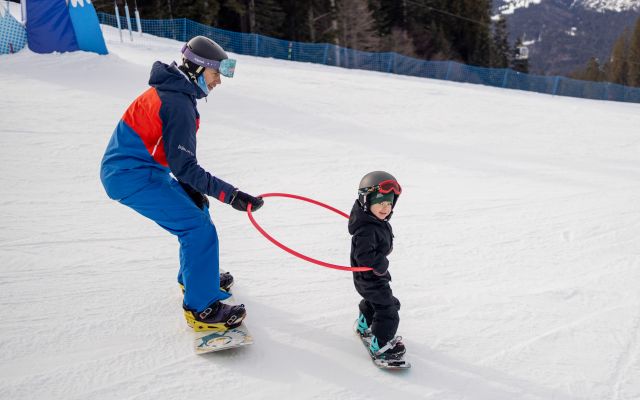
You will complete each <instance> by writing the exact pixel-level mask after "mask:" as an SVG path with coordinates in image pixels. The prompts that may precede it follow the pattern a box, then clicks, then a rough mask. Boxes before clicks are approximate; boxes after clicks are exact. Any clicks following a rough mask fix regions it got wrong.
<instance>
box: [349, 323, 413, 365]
mask: <svg viewBox="0 0 640 400" xmlns="http://www.w3.org/2000/svg"><path fill="white" fill-rule="evenodd" d="M357 327H358V320H356V324H355V326H354V328H353V329H354V331H355V333H356V335H357V336H358V337H359V338H360V340H361V341H362V344H363V345H364V347H365V349H366V350H367V353H368V354H369V356H370V357H371V361H372V362H373V363H374V364H375V366H376V367H378V368H380V369H409V368H411V364H410V363H408V362H407V361H406V360H405V359H404V356H402V357H401V358H399V359H396V360H385V359H382V358H379V357H377V356H376V355H375V354H372V353H371V351H370V350H369V346H370V345H371V335H361V334H360V332H358V329H357Z"/></svg>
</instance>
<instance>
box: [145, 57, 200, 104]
mask: <svg viewBox="0 0 640 400" xmlns="http://www.w3.org/2000/svg"><path fill="white" fill-rule="evenodd" d="M149 85H150V86H153V87H154V88H156V89H158V90H164V91H169V92H179V93H184V94H186V95H187V96H190V97H192V98H194V99H201V98H203V97H206V95H205V94H204V92H203V91H202V89H200V88H199V87H198V85H196V84H195V83H194V82H192V81H190V80H189V79H187V77H186V76H184V75H183V74H182V72H180V70H179V69H178V67H177V66H176V64H175V63H173V64H171V65H167V64H165V63H162V62H160V61H156V62H154V63H153V66H152V67H151V76H150V77H149Z"/></svg>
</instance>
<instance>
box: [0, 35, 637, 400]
mask: <svg viewBox="0 0 640 400" xmlns="http://www.w3.org/2000/svg"><path fill="white" fill-rule="evenodd" d="M103 29H104V30H105V33H106V35H107V39H108V47H109V50H110V52H111V54H109V55H108V56H98V55H95V54H92V53H84V52H75V53H68V54H50V55H39V54H34V53H31V52H30V51H29V50H26V49H25V50H23V51H21V52H20V53H18V54H15V55H11V56H1V57H0V88H1V93H2V96H0V121H2V122H1V124H0V160H2V164H1V166H2V174H0V213H1V220H2V228H3V229H2V230H0V259H1V260H2V263H0V286H1V290H0V293H1V295H0V398H2V399H45V398H46V399H86V398H91V399H96V400H97V399H160V398H162V399H165V398H166V399H176V398H221V397H223V396H224V397H225V398H238V399H279V398H282V397H283V396H286V398H294V399H348V400H351V399H354V400H355V399H372V398H373V399H390V398H402V399H439V400H442V399H444V400H450V399H487V400H489V399H490V400H499V399H505V400H513V399H545V400H548V399H563V400H565V399H566V400H575V399H594V400H595V399H605V398H606V399H617V400H623V399H637V398H640V291H639V290H638V287H640V250H639V249H640V239H639V238H640V179H639V178H640V161H638V159H639V157H638V154H639V152H640V138H639V137H638V126H640V105H638V104H625V103H615V102H601V101H592V100H582V99H574V98H567V97H552V96H548V95H541V94H536V93H529V92H521V91H513V90H501V89H496V88H491V87H484V86H478V85H470V84H458V83H451V82H445V81H437V80H428V79H419V78H412V77H402V76H396V75H388V74H381V73H374V72H367V71H358V70H347V69H339V68H333V67H325V66H320V65H311V64H303V63H292V62H286V61H278V60H273V59H263V58H254V57H248V56H241V55H238V56H235V57H236V58H237V59H238V67H237V70H236V77H234V78H233V79H225V80H224V81H223V84H222V85H221V86H220V87H217V88H216V89H215V90H214V92H213V93H212V95H211V96H210V98H209V100H208V102H204V101H202V102H200V103H199V110H200V113H201V129H200V132H199V148H198V159H199V161H200V163H201V164H202V165H203V166H205V167H206V168H207V169H208V170H210V171H211V172H213V173H214V174H216V175H218V176H219V177H221V178H222V179H225V180H227V181H228V182H231V183H232V184H235V185H237V186H239V187H240V188H241V189H243V190H245V191H248V192H250V193H254V194H259V193H267V192H289V193H294V194H300V195H303V196H308V197H312V198H315V199H317V200H320V201H324V202H326V203H329V204H330V205H332V206H334V207H337V208H339V209H341V210H344V211H349V210H350V207H351V205H352V204H353V201H354V200H355V198H356V187H357V184H358V182H359V180H360V178H361V177H362V175H364V174H365V173H367V172H369V171H371V170H376V169H383V170H387V171H389V172H391V173H392V174H394V175H395V176H396V177H397V178H398V179H399V181H400V183H401V184H402V186H403V189H404V193H403V195H402V197H401V199H400V202H399V203H398V206H397V207H396V212H395V215H394V217H393V219H392V221H391V222H392V225H393V227H394V233H395V235H396V237H395V243H394V245H395V246H394V247H395V249H394V252H393V253H392V254H391V256H390V261H391V267H390V268H391V273H392V275H393V282H392V288H393V290H394V293H395V295H396V296H397V297H398V298H399V299H400V300H401V301H402V304H403V307H402V309H401V311H400V316H401V323H400V329H399V334H400V335H402V336H403V337H404V342H405V344H406V346H407V348H408V360H409V361H410V362H411V363H412V364H413V368H412V369H411V370H410V371H406V373H389V372H385V371H380V370H378V369H376V368H375V367H374V366H373V365H372V363H371V361H370V360H369V359H368V356H367V355H366V353H365V351H364V349H363V348H362V345H361V344H360V343H359V341H358V339H357V338H356V337H355V335H354V334H353V333H352V330H351V329H352V324H353V321H354V320H355V318H356V316H357V308H356V305H357V302H358V296H357V295H356V292H355V290H354V288H353V284H352V282H351V276H350V274H349V273H347V272H343V271H336V270H330V269H326V268H322V267H319V266H316V265H312V264H309V263H305V262H304V261H302V260H299V259H297V258H294V257H293V256H291V255H289V254H287V253H284V252H282V251H281V250H280V249H278V248H276V247H275V246H273V245H272V244H271V243H269V242H268V241H267V240H266V239H264V238H263V237H262V236H261V235H260V234H259V233H258V232H257V231H256V230H255V229H254V228H253V226H252V225H251V224H250V222H249V220H248V218H247V216H246V215H244V214H242V213H239V212H238V211H235V210H233V209H232V208H231V207H229V206H226V205H224V204H221V203H218V202H216V201H215V200H214V199H211V202H212V217H213V219H214V221H215V223H216V226H217V228H218V233H219V235H220V242H221V263H222V267H223V268H224V269H226V270H229V271H231V272H232V273H233V274H234V276H235V278H236V286H235V287H234V292H235V293H236V297H237V298H238V300H239V301H241V302H243V303H244V304H245V305H246V307H247V309H248V319H247V325H248V326H249V328H250V330H251V331H252V333H253V334H254V337H255V344H253V345H251V346H249V347H246V348H244V349H238V350H231V351H229V352H226V353H217V354H209V355H205V356H196V355H195V354H194V353H193V349H192V344H191V343H192V338H193V335H192V334H191V333H190V332H189V330H188V329H187V326H186V324H185V321H184V318H183V316H182V310H181V294H180V290H179V288H178V285H177V284H176V279H175V278H176V274H177V272H178V243H177V241H176V240H175V238H174V237H172V236H171V235H169V234H168V233H166V232H165V231H163V230H162V229H161V228H159V227H158V226H157V225H155V224H154V223H153V222H151V221H149V220H147V219H145V218H143V217H141V216H139V215H137V214H136V213H135V212H133V211H132V210H130V209H128V208H127V207H124V206H122V205H120V204H118V203H116V202H113V201H111V200H109V199H108V198H107V196H106V195H105V193H104V190H103V189H102V187H101V184H100V181H99V177H98V171H99V164H100V160H101V157H102V153H103V151H104V148H105V147H106V144H107V141H108V140H109V137H110V135H111V132H112V131H113V129H114V127H115V125H116V123H117V121H118V119H119V118H120V116H121V115H122V113H123V112H124V110H125V109H126V107H127V106H128V105H129V104H130V102H131V101H132V100H133V99H134V98H135V96H136V95H137V94H139V93H140V92H141V91H143V90H144V89H145V88H146V87H147V86H146V82H147V79H148V73H149V69H150V66H151V63H152V62H153V61H154V60H162V61H165V62H170V61H172V60H174V59H176V58H177V57H178V51H179V49H180V47H181V43H178V42H174V41H171V40H167V39H156V38H153V37H145V38H143V39H141V38H140V37H139V36H135V35H134V42H133V43H131V42H130V41H129V40H128V35H127V36H126V38H127V40H125V42H124V43H120V42H119V39H118V35H117V32H116V31H115V30H113V29H111V28H107V27H103ZM255 217H256V219H257V220H258V221H259V222H260V223H261V225H262V226H263V227H264V228H265V229H266V230H267V231H269V232H270V233H271V234H272V235H273V236H274V237H276V238H278V239H279V240H281V241H282V242H284V243H285V244H287V245H288V246H290V247H292V248H294V249H296V250H298V251H300V252H302V253H305V254H307V255H309V256H311V257H314V258H319V259H322V260H324V261H327V262H331V263H335V264H348V260H349V258H348V255H349V235H348V233H347V231H346V222H347V221H346V219H344V218H343V217H341V216H339V215H336V214H333V213H331V212H329V211H327V210H325V209H322V208H319V207H316V206H313V205H310V204H307V203H302V202H299V201H295V200H291V199H283V198H269V199H267V200H266V202H265V206H264V207H263V208H262V209H261V210H260V211H258V212H257V213H255Z"/></svg>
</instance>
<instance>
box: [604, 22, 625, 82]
mask: <svg viewBox="0 0 640 400" xmlns="http://www.w3.org/2000/svg"><path fill="white" fill-rule="evenodd" d="M628 49H629V30H628V29H625V30H624V32H622V35H620V37H618V40H616V42H615V44H614V45H613V51H612V52H611V59H610V60H609V64H610V65H609V70H608V73H609V75H608V76H607V80H608V81H609V82H612V83H618V84H620V85H626V84H627V75H628V70H629V67H628V64H629V62H628V61H629V60H628Z"/></svg>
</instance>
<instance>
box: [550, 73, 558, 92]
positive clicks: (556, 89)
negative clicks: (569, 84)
mask: <svg viewBox="0 0 640 400" xmlns="http://www.w3.org/2000/svg"><path fill="white" fill-rule="evenodd" d="M559 86H560V77H559V76H556V79H555V80H554V82H553V93H551V94H553V95H554V96H555V95H557V94H558V87H559Z"/></svg>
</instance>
